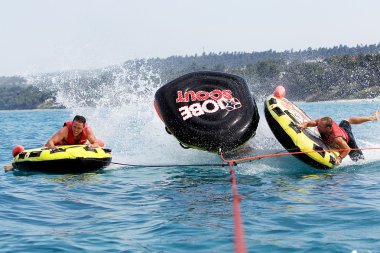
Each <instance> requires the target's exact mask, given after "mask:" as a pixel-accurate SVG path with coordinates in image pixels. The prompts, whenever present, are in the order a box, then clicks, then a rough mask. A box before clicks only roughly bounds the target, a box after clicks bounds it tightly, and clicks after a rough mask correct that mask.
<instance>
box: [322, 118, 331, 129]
mask: <svg viewBox="0 0 380 253" xmlns="http://www.w3.org/2000/svg"><path fill="white" fill-rule="evenodd" d="M320 121H322V122H323V125H324V126H325V127H332V124H333V120H332V119H331V118H330V117H323V118H321V119H320Z"/></svg>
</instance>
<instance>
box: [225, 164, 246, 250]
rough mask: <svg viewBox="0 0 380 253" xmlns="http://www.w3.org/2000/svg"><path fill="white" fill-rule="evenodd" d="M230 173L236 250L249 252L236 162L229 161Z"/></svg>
mask: <svg viewBox="0 0 380 253" xmlns="http://www.w3.org/2000/svg"><path fill="white" fill-rule="evenodd" d="M228 165H229V166H230V174H231V184H232V185H231V186H232V195H233V211H232V213H233V216H234V225H235V252H236V253H245V252H247V250H246V248H245V241H244V229H243V224H242V218H241V213H240V196H239V193H238V190H237V184H236V177H235V171H234V164H233V163H232V162H229V163H228Z"/></svg>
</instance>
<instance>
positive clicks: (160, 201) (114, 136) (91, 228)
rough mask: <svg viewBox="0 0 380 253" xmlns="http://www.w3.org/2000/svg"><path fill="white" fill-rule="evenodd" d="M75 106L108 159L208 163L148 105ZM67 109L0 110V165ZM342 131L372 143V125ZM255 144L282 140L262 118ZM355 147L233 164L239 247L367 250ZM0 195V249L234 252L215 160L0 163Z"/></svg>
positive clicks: (342, 106) (325, 109)
mask: <svg viewBox="0 0 380 253" xmlns="http://www.w3.org/2000/svg"><path fill="white" fill-rule="evenodd" d="M299 105H300V106H301V108H303V109H304V110H305V111H306V112H307V113H308V114H309V115H310V116H311V117H321V116H325V115H329V116H333V117H334V118H335V119H336V120H337V121H338V122H339V121H340V120H341V119H344V118H346V117H348V116H351V115H354V114H356V115H369V114H371V113H373V111H374V110H375V109H376V108H380V103H379V102H373V101H361V102H323V103H299ZM78 111H79V112H80V113H83V114H86V115H87V116H88V119H89V123H90V125H91V126H93V128H94V130H95V132H96V134H97V135H100V136H102V137H103V138H104V139H105V141H106V144H107V146H109V147H110V148H112V149H113V154H114V158H113V161H115V162H122V163H123V162H124V163H129V162H130V163H135V164H145V165H147V164H184V163H186V164H199V163H220V160H219V158H218V157H217V156H216V155H214V154H209V153H205V152H202V151H194V150H190V151H189V150H184V149H181V148H180V147H179V145H178V143H177V142H176V141H175V139H174V138H173V137H172V136H169V135H167V134H166V133H165V131H164V129H163V125H162V123H161V122H160V121H159V119H157V116H156V115H155V114H154V111H153V109H152V111H150V109H149V110H147V109H146V108H142V109H139V108H138V107H137V109H136V106H131V107H128V108H125V111H124V112H119V111H118V112H107V113H100V112H99V111H98V112H94V109H91V108H84V109H83V108H82V109H78ZM78 111H75V110H29V111H0V120H1V125H2V128H1V129H2V130H1V134H0V165H1V167H3V166H4V165H9V164H10V163H11V159H12V155H11V150H12V148H13V147H14V146H16V145H23V146H25V147H26V148H34V147H39V146H42V145H43V144H44V143H45V142H46V141H47V139H49V138H50V136H51V135H52V134H53V133H55V132H56V131H57V130H58V129H59V128H60V127H61V125H62V123H63V122H64V121H66V120H69V119H71V118H72V116H73V115H75V114H76V113H77V112H78ZM132 111H133V115H134V116H133V117H131V112H132ZM260 111H262V106H260ZM99 115H100V116H99ZM101 115H104V117H107V119H104V117H103V118H102V116H101ZM353 129H354V133H355V136H356V138H357V140H358V143H359V145H360V146H361V147H379V146H380V137H379V133H380V132H379V129H380V122H373V123H372V122H371V123H366V124H363V125H357V126H354V127H353ZM268 140H270V141H268ZM260 141H261V142H264V143H267V145H265V144H264V145H261V146H260V148H261V149H262V150H264V151H265V152H268V153H273V152H277V151H279V150H280V149H281V148H282V147H281V146H280V145H279V144H278V143H277V141H276V140H275V139H274V137H273V135H272V133H271V132H270V130H269V128H268V126H267V125H266V123H265V117H264V116H263V115H262V116H261V122H260V125H259V130H258V134H257V136H256V137H255V138H254V139H253V140H252V141H251V143H253V144H254V143H255V142H257V143H260ZM269 143H273V144H271V145H269ZM264 151H263V152H264ZM364 154H365V156H366V158H367V159H366V160H365V161H364V162H361V163H359V164H355V163H353V162H350V161H349V160H348V159H346V160H345V161H344V162H343V164H342V165H341V166H340V167H338V168H336V169H333V170H329V171H321V170H316V169H313V168H311V167H309V166H308V165H306V164H304V163H302V162H301V161H299V160H297V159H296V158H294V157H292V156H289V157H280V158H270V159H262V160H257V161H253V162H249V163H244V164H239V165H238V166H237V167H236V168H235V169H236V177H237V182H238V190H239V194H240V196H241V198H242V201H241V211H242V218H243V226H244V230H245V242H246V246H247V249H248V251H249V252H353V251H355V250H356V251H357V252H379V249H380V222H379V217H380V184H379V183H380V151H379V150H369V151H365V153H364ZM0 192H1V195H0V206H1V208H0V224H1V229H0V238H1V240H0V251H1V252H233V251H234V239H233V238H234V230H233V228H234V225H233V217H232V194H231V182H230V174H229V169H228V168H227V167H217V166H210V167H196V166H188V167H182V166H174V167H157V168H154V167H133V168H131V167H128V166H119V165H111V166H110V167H109V168H107V169H105V170H104V171H102V172H99V173H86V174H79V175H70V174H67V175H51V174H42V173H33V174H22V173H17V172H8V173H5V172H1V173H0Z"/></svg>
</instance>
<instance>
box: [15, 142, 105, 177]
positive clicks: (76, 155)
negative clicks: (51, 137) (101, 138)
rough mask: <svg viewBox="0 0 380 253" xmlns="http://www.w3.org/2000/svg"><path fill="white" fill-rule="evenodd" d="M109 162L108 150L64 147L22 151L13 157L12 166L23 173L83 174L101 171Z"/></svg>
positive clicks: (84, 146) (79, 146) (74, 146)
mask: <svg viewBox="0 0 380 253" xmlns="http://www.w3.org/2000/svg"><path fill="white" fill-rule="evenodd" d="M111 160H112V156H111V150H110V149H108V148H88V146H87V145H65V146H59V149H56V150H50V149H48V148H46V147H42V148H36V149H29V150H24V151H23V152H21V153H19V154H18V155H17V156H15V158H14V160H13V163H12V165H13V167H14V168H15V169H18V170H23V171H42V172H48V173H83V172H90V171H95V170H99V169H102V168H104V167H106V166H108V165H109V164H110V163H111Z"/></svg>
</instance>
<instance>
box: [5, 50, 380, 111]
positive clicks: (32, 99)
mask: <svg viewBox="0 0 380 253" xmlns="http://www.w3.org/2000/svg"><path fill="white" fill-rule="evenodd" d="M379 52H380V43H379V44H377V45H364V46H363V45H360V46H356V47H347V46H342V45H340V46H337V47H333V48H319V49H314V50H313V49H311V48H308V49H307V50H299V51H293V50H290V51H284V52H276V51H273V50H269V51H265V52H252V53H245V52H220V53H209V54H206V53H203V54H202V55H199V56H198V55H194V56H172V57H168V58H166V59H159V58H152V59H147V60H135V61H134V64H131V61H127V62H126V63H125V65H126V66H128V67H129V66H132V65H133V66H135V67H136V66H141V65H144V64H145V65H149V66H153V68H155V69H156V70H157V71H158V72H159V73H160V81H158V82H160V83H159V84H157V86H160V85H163V84H165V83H166V82H168V81H170V80H172V79H174V78H177V77H178V76H180V75H183V74H186V73H189V72H193V71H201V70H211V71H220V72H226V73H231V74H237V75H240V76H242V77H244V78H245V79H246V80H247V82H248V84H249V86H250V89H251V91H252V93H253V94H254V96H255V97H256V98H258V99H259V100H260V99H264V98H265V97H266V96H268V95H269V94H271V93H272V92H273V89H274V88H275V87H276V86H277V85H280V84H281V85H284V86H285V87H286V89H287V97H288V98H289V99H292V100H303V101H321V100H334V99H354V98H355V99H357V98H375V97H378V96H380V53H379ZM136 62H137V64H136ZM46 76H48V74H46ZM114 76H115V73H114V72H113V70H112V68H110V69H109V70H107V71H101V74H99V76H98V77H95V78H94V77H93V76H92V77H91V80H87V79H89V77H86V76H83V77H82V78H81V79H80V80H78V87H79V86H81V85H83V84H86V83H91V87H92V89H94V88H96V87H97V86H99V85H104V83H105V82H112V81H113V77H114ZM126 85H127V84H126ZM54 102H55V93H54V91H51V90H40V89H39V88H37V87H35V86H31V85H29V84H28V83H27V81H26V79H25V78H24V77H20V76H13V77H0V110H11V109H36V108H52V107H56V106H57V105H56V104H55V103H54ZM88 103H89V105H90V104H91V101H89V102H88Z"/></svg>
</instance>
